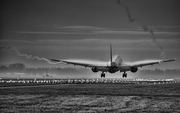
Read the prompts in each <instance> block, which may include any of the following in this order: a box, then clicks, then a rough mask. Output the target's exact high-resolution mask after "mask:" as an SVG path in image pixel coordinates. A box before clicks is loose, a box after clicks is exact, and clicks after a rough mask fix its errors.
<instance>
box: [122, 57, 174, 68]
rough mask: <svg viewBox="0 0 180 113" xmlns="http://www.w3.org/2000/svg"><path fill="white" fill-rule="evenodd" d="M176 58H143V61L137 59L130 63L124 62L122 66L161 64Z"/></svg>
mask: <svg viewBox="0 0 180 113" xmlns="http://www.w3.org/2000/svg"><path fill="white" fill-rule="evenodd" d="M175 60H176V59H175V58H174V59H163V60H143V61H137V62H132V63H128V62H127V63H124V64H123V65H124V66H131V67H142V66H148V65H154V64H161V63H163V62H171V61H175Z"/></svg>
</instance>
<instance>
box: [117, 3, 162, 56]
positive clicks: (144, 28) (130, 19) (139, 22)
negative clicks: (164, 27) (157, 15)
mask: <svg viewBox="0 0 180 113" xmlns="http://www.w3.org/2000/svg"><path fill="white" fill-rule="evenodd" d="M117 3H118V4H119V5H121V6H122V7H123V8H124V9H125V10H126V13H127V16H128V19H129V21H130V22H134V21H136V22H137V23H138V24H139V25H141V27H142V29H143V30H144V31H145V32H149V33H151V36H152V41H153V43H155V44H156V45H157V47H158V48H159V49H160V50H161V57H162V58H163V59H164V58H165V52H164V49H163V48H162V46H161V45H160V44H159V43H158V42H157V40H156V37H155V35H154V31H153V30H152V29H149V28H148V27H147V26H146V25H144V24H143V23H142V21H141V19H140V18H132V16H131V12H130V10H129V8H128V6H127V5H125V4H123V3H122V2H121V1H120V0H117Z"/></svg>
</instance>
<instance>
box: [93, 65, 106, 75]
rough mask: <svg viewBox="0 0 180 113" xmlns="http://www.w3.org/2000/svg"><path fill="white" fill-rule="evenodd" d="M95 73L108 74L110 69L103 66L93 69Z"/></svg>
mask: <svg viewBox="0 0 180 113" xmlns="http://www.w3.org/2000/svg"><path fill="white" fill-rule="evenodd" d="M91 70H92V71H93V72H95V73H96V72H98V71H102V72H107V71H108V68H107V67H103V66H97V67H92V69H91Z"/></svg>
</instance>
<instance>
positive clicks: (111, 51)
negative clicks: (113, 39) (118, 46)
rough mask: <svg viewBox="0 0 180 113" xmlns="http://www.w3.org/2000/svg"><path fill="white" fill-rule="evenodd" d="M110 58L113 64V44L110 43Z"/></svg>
mask: <svg viewBox="0 0 180 113" xmlns="http://www.w3.org/2000/svg"><path fill="white" fill-rule="evenodd" d="M110 60H111V63H110V64H112V46H111V44H110Z"/></svg>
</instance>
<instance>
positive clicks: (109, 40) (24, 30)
mask: <svg viewBox="0 0 180 113" xmlns="http://www.w3.org/2000/svg"><path fill="white" fill-rule="evenodd" d="M121 2H122V3H123V4H125V5H126V6H128V8H129V11H130V13H131V18H138V20H139V22H138V21H134V22H131V21H130V19H129V18H128V16H127V12H126V10H125V8H124V7H123V6H122V5H120V4H118V3H117V1H116V0H1V7H0V15H1V16H0V18H1V19H0V23H1V27H0V45H1V46H2V45H10V46H11V47H13V48H16V49H17V50H18V51H19V52H20V53H22V54H28V55H32V56H38V57H43V58H57V59H90V60H100V61H109V44H112V47H113V54H118V55H120V56H121V57H122V59H123V61H128V62H131V61H132V62H133V61H139V60H145V59H161V52H162V51H161V49H160V48H159V47H158V46H157V45H156V44H155V43H154V42H153V38H155V39H156V41H157V43H158V44H159V46H160V47H162V48H163V50H164V52H165V57H166V58H177V61H175V62H169V63H165V64H163V65H156V66H147V67H144V69H156V68H158V69H179V67H180V60H179V59H180V38H179V37H180V21H179V20H180V13H179V7H180V1H179V0H121ZM142 25H146V26H147V27H148V28H149V29H151V30H153V31H154V36H152V34H151V33H149V32H145V31H144V30H143V29H142ZM0 54H1V56H0V64H10V63H16V62H20V63H24V64H25V65H26V66H27V67H69V66H70V67H71V65H64V64H57V65H53V64H49V63H48V62H46V61H43V60H42V61H38V60H37V59H27V58H25V57H20V56H18V55H17V54H16V53H15V52H12V51H10V50H7V49H1V50H0ZM92 73H93V72H92Z"/></svg>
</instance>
